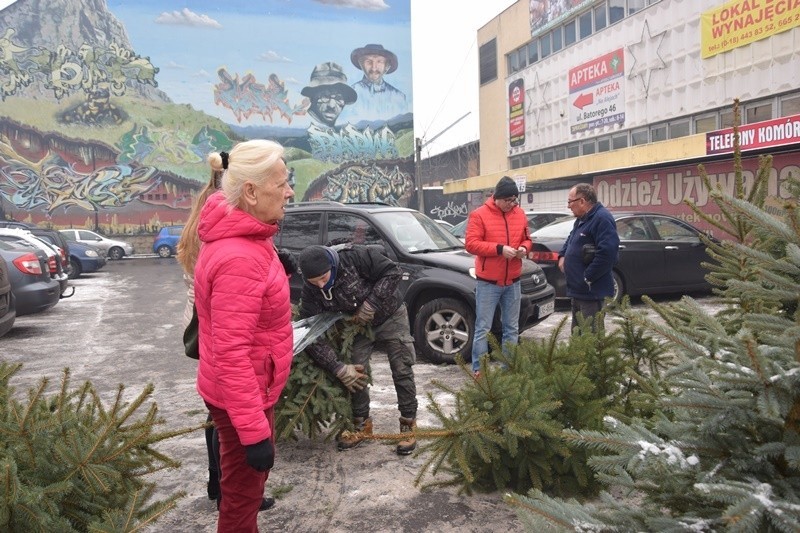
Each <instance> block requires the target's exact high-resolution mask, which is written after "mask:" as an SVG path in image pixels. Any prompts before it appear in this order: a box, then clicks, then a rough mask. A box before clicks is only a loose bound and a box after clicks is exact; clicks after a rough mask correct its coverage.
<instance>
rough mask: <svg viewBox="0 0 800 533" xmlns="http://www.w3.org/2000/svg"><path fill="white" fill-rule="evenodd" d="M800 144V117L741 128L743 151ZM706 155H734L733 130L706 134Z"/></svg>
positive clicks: (766, 121) (740, 136)
mask: <svg viewBox="0 0 800 533" xmlns="http://www.w3.org/2000/svg"><path fill="white" fill-rule="evenodd" d="M795 143H798V144H800V115H792V116H791V117H781V118H776V119H774V120H765V121H764V122H754V123H753V124H745V125H744V126H740V127H739V144H740V146H741V147H742V151H746V150H757V149H759V148H769V147H771V146H785V145H788V144H795ZM706 153H707V154H708V155H714V154H729V153H733V128H727V129H724V130H717V131H710V132H708V133H706Z"/></svg>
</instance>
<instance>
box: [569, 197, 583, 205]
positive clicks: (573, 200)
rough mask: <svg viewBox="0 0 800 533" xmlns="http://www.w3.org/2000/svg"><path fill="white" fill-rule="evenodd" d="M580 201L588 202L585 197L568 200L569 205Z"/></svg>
mask: <svg viewBox="0 0 800 533" xmlns="http://www.w3.org/2000/svg"><path fill="white" fill-rule="evenodd" d="M578 200H586V198H584V197H583V196H578V197H577V198H573V199H572V200H570V199H567V205H572V202H577V201H578Z"/></svg>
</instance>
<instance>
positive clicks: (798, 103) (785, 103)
mask: <svg viewBox="0 0 800 533" xmlns="http://www.w3.org/2000/svg"><path fill="white" fill-rule="evenodd" d="M780 107H781V113H780V116H782V117H790V116H792V115H800V94H795V95H793V96H784V97H783V98H781V101H780Z"/></svg>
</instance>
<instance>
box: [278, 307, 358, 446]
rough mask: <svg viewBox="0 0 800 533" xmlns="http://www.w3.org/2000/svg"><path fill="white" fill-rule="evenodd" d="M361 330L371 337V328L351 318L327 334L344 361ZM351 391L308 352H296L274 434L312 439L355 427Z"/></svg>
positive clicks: (283, 437) (328, 339) (350, 352)
mask: <svg viewBox="0 0 800 533" xmlns="http://www.w3.org/2000/svg"><path fill="white" fill-rule="evenodd" d="M359 333H362V334H365V335H368V336H372V330H371V328H369V327H365V326H359V325H358V324H355V323H353V322H351V321H349V320H343V321H339V322H336V323H335V324H334V325H333V326H331V327H330V328H329V329H328V331H327V332H326V333H325V337H326V341H327V342H328V343H330V345H331V346H332V347H333V349H334V351H336V353H337V354H339V358H340V360H341V361H343V362H350V355H351V354H352V351H353V341H354V340H355V337H356V335H358V334H359ZM352 419H353V406H352V404H351V403H350V393H349V392H348V391H347V389H345V388H344V386H343V385H342V383H341V382H340V381H339V380H338V379H337V378H336V377H335V376H333V375H332V374H330V373H329V372H327V371H325V370H323V369H322V368H320V367H319V366H317V365H316V364H315V363H314V361H313V360H312V359H311V357H309V356H308V355H307V354H306V353H305V351H303V352H300V353H299V354H297V355H295V357H294V360H293V361H292V370H291V372H290V373H289V379H288V381H287V382H286V387H285V388H284V389H283V393H282V394H281V398H280V400H279V401H278V404H277V405H276V406H275V434H276V436H277V437H278V438H279V439H290V440H297V438H298V432H299V433H300V434H302V435H305V436H306V437H308V438H310V439H316V438H319V437H320V436H322V435H323V434H325V440H328V439H330V438H331V437H332V436H335V435H337V434H339V433H340V432H341V431H342V430H345V429H353V421H352Z"/></svg>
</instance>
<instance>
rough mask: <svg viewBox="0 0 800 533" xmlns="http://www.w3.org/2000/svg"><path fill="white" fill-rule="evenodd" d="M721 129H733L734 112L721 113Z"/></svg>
mask: <svg viewBox="0 0 800 533" xmlns="http://www.w3.org/2000/svg"><path fill="white" fill-rule="evenodd" d="M719 127H720V129H725V128H732V127H733V110H732V109H731V110H729V111H720V112H719Z"/></svg>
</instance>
